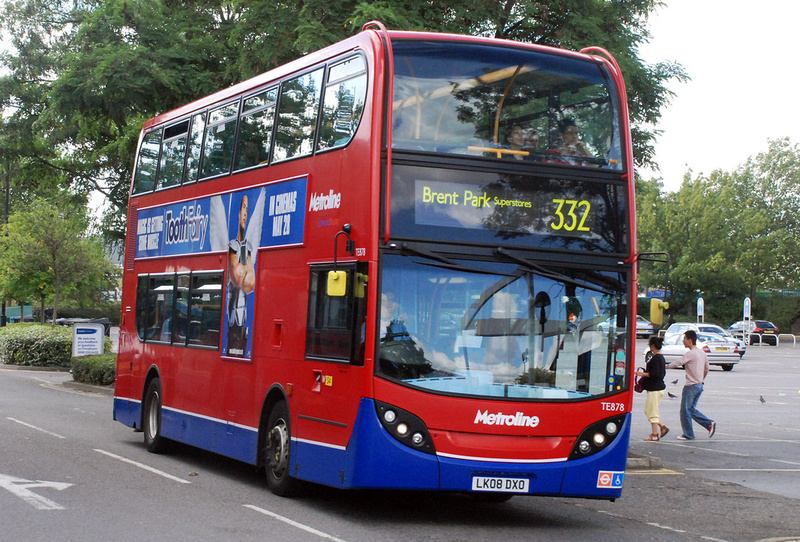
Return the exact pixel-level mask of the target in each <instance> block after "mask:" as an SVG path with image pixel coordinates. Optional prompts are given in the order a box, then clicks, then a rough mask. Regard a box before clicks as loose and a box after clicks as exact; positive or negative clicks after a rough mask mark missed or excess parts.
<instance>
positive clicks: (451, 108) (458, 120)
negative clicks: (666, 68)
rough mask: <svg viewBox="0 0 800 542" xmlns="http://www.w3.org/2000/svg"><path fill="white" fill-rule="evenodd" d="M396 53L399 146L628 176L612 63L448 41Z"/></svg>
mask: <svg viewBox="0 0 800 542" xmlns="http://www.w3.org/2000/svg"><path fill="white" fill-rule="evenodd" d="M394 55H395V59H394V65H395V78H394V103H393V145H394V148H396V149H404V150H413V151H428V152H437V153H452V154H466V155H473V156H481V157H485V158H487V159H494V160H497V159H506V160H520V161H538V162H549V163H562V164H574V165H583V166H589V167H602V168H606V169H615V170H619V169H622V155H623V154H622V148H621V144H620V123H619V119H618V117H619V104H618V100H617V94H616V91H615V89H614V88H613V86H612V85H613V83H612V81H611V79H610V77H609V75H608V73H607V72H606V70H605V68H604V67H603V66H602V65H600V64H598V63H594V62H588V61H584V60H581V59H576V58H570V57H567V56H562V55H558V54H544V53H541V52H536V51H531V50H524V49H516V48H510V47H487V46H483V45H468V44H463V43H447V42H418V41H398V42H396V43H395V44H394Z"/></svg>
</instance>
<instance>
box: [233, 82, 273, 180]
mask: <svg viewBox="0 0 800 542" xmlns="http://www.w3.org/2000/svg"><path fill="white" fill-rule="evenodd" d="M277 98H278V89H277V88H272V89H269V90H266V91H264V92H261V93H259V94H256V95H255V96H251V97H249V98H245V100H244V105H243V106H242V119H241V121H240V122H239V141H238V143H237V144H236V160H235V163H234V169H235V170H239V169H244V168H248V167H252V166H257V165H260V164H266V163H267V162H268V161H269V146H270V143H271V142H272V125H273V122H274V121H275V102H276V101H277Z"/></svg>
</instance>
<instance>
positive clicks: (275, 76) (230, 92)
mask: <svg viewBox="0 0 800 542" xmlns="http://www.w3.org/2000/svg"><path fill="white" fill-rule="evenodd" d="M388 34H389V38H390V39H392V40H395V39H400V40H404V39H409V40H410V39H414V40H437V41H460V42H464V43H475V44H484V45H500V46H508V47H515V48H520V47H522V48H530V49H532V50H537V51H541V52H547V53H550V54H559V55H565V56H571V57H574V58H581V59H583V60H593V61H597V57H593V56H591V55H587V54H583V53H579V52H576V51H568V50H564V49H558V48H555V47H550V46H547V45H538V44H534V43H524V42H517V41H512V40H505V39H497V38H487V37H481V36H470V35H465V34H446V33H439V32H420V31H406V30H389V31H388ZM370 46H371V47H373V48H375V49H377V48H378V47H379V32H378V31H377V30H376V29H372V28H371V29H368V30H365V31H362V32H359V33H358V34H356V35H354V36H352V37H350V38H347V39H344V40H342V41H340V42H337V43H334V44H332V45H329V46H328V47H325V48H323V49H320V50H318V51H315V52H313V53H309V54H308V55H305V56H303V57H301V58H298V59H296V60H293V61H291V62H288V63H286V64H283V65H281V66H278V67H277V68H274V69H272V70H269V71H267V72H264V73H262V74H259V75H256V76H255V77H251V78H250V79H247V80H245V81H242V82H240V83H237V84H235V85H232V86H230V87H228V88H226V89H222V90H220V91H217V92H215V93H213V94H210V95H208V96H205V97H202V98H200V99H198V100H195V101H193V102H190V103H188V104H186V105H183V106H181V107H178V108H177V109H173V110H172V111H168V112H165V113H161V114H159V115H156V116H155V117H152V118H150V119H149V120H147V122H145V124H144V126H143V130H145V131H146V130H149V129H150V128H152V127H153V126H157V125H160V124H166V123H169V122H171V121H172V120H177V119H179V118H182V117H186V116H187V115H189V114H191V113H192V112H194V111H200V110H203V109H205V108H208V107H212V106H214V105H216V104H220V103H223V102H225V101H227V100H229V99H233V98H235V97H236V96H240V95H241V94H243V93H247V92H249V91H250V90H253V89H256V88H259V87H262V86H266V85H268V84H269V83H270V82H273V81H279V80H281V79H283V78H285V77H287V76H289V75H291V74H293V73H298V72H302V71H303V70H304V69H306V68H308V67H310V66H312V65H314V64H317V63H319V62H323V61H325V60H327V59H329V58H332V57H334V56H336V55H340V54H342V53H345V52H347V51H348V50H356V49H359V48H360V49H365V48H367V47H370Z"/></svg>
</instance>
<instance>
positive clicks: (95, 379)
mask: <svg viewBox="0 0 800 542" xmlns="http://www.w3.org/2000/svg"><path fill="white" fill-rule="evenodd" d="M116 368H117V356H116V354H112V353H106V354H98V355H95V356H81V357H79V358H72V378H73V379H75V381H76V382H83V383H84V384H97V385H99V386H110V385H112V384H113V383H114V374H115V371H116Z"/></svg>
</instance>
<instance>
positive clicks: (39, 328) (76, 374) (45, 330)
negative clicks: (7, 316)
mask: <svg viewBox="0 0 800 542" xmlns="http://www.w3.org/2000/svg"><path fill="white" fill-rule="evenodd" d="M104 342H105V348H104V349H105V353H104V354H99V355H95V356H81V357H78V358H73V357H72V328H69V327H66V326H55V327H54V326H52V325H41V324H12V325H9V326H6V327H3V328H0V362H2V363H5V364H8V365H26V366H32V367H72V378H74V379H75V381H77V382H85V383H86V384H99V385H101V386H110V385H112V384H113V383H114V372H115V370H116V354H113V353H111V340H110V339H108V338H107V337H106V339H105V341H104Z"/></svg>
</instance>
